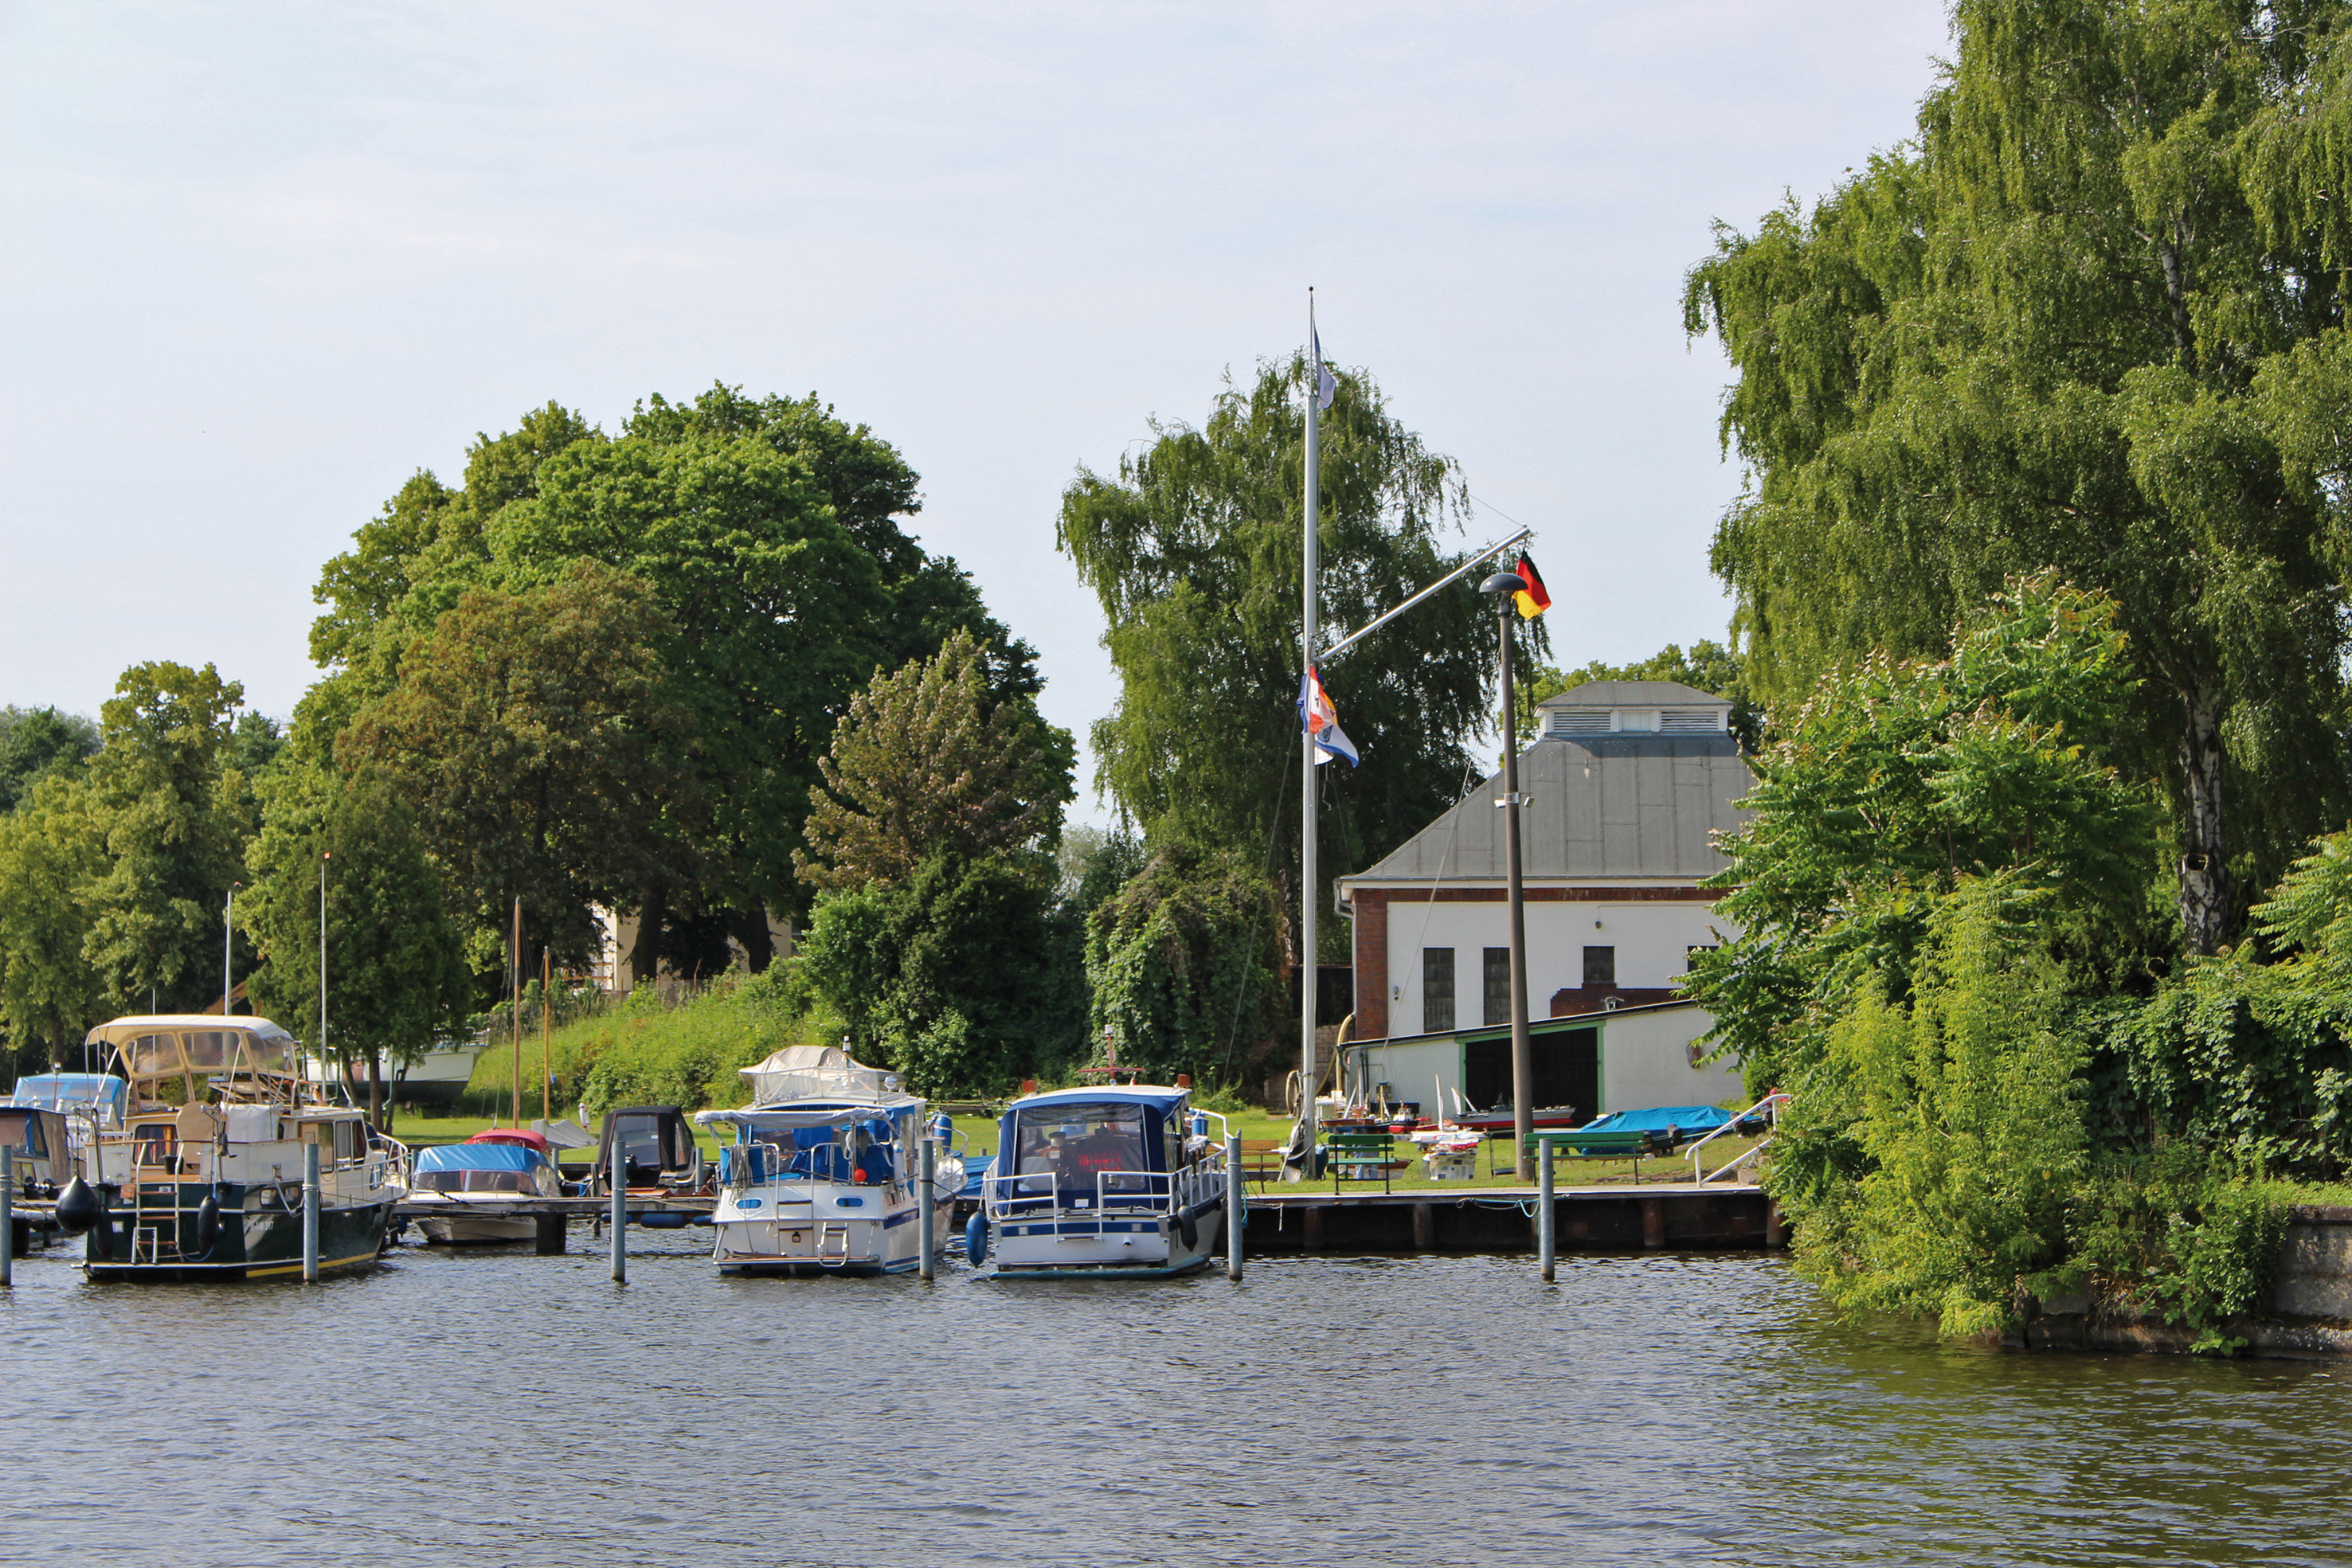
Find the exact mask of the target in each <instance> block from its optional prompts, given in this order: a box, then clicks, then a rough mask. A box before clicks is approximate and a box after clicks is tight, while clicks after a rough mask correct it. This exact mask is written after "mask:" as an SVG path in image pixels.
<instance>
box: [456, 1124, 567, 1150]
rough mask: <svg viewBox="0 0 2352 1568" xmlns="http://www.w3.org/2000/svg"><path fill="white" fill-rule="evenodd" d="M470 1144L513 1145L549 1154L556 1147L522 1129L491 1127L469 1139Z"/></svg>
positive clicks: (537, 1135) (539, 1136) (538, 1135)
mask: <svg viewBox="0 0 2352 1568" xmlns="http://www.w3.org/2000/svg"><path fill="white" fill-rule="evenodd" d="M466 1142H467V1143H469V1144H512V1145H516V1146H517V1147H519V1148H525V1149H536V1150H538V1151H539V1152H540V1153H541V1154H542V1155H544V1154H547V1153H549V1152H550V1151H551V1149H552V1148H553V1147H554V1145H551V1144H550V1143H549V1142H548V1141H547V1140H546V1139H545V1138H544V1137H542V1136H541V1135H540V1134H537V1133H533V1132H530V1131H528V1130H527V1129H525V1128H521V1127H490V1128H488V1129H486V1130H484V1131H482V1132H479V1133H477V1134H474V1135H473V1136H472V1137H470V1138H467V1140H466Z"/></svg>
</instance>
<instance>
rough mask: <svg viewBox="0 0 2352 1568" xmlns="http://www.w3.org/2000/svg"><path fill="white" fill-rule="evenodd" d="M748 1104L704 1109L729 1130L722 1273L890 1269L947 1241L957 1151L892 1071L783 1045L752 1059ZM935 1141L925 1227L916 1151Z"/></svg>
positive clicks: (959, 1167) (830, 1050)
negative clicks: (928, 1120)
mask: <svg viewBox="0 0 2352 1568" xmlns="http://www.w3.org/2000/svg"><path fill="white" fill-rule="evenodd" d="M743 1075H744V1076H745V1077H747V1078H749V1079H751V1084H752V1103H751V1104H750V1105H748V1106H746V1107H745V1108H743V1109H742V1110H740V1111H703V1112H699V1113H697V1114H696V1116H695V1118H694V1119H695V1121H696V1122H697V1123H698V1124H700V1125H702V1126H706V1127H719V1128H726V1129H730V1130H731V1131H732V1132H733V1134H734V1136H735V1141H734V1142H733V1143H732V1144H730V1145H724V1146H722V1147H721V1148H720V1150H719V1193H718V1207H717V1211H716V1212H715V1214H714V1215H713V1216H712V1226H713V1228H714V1229H715V1230H716V1231H717V1239H716V1241H715V1242H714V1243H713V1245H712V1249H711V1258H712V1260H714V1261H715V1262H717V1263H718V1265H719V1272H721V1273H724V1274H835V1273H838V1274H895V1273H898V1272H901V1271H903V1270H908V1269H912V1268H914V1267H915V1266H916V1264H917V1263H918V1262H919V1260H920V1258H921V1253H922V1249H923V1248H925V1247H929V1248H931V1249H933V1250H934V1252H935V1253H936V1251H937V1249H940V1248H941V1247H943V1246H944V1245H945V1244H946V1241H947V1239H948V1237H949V1235H950V1230H951V1226H952V1215H953V1212H954V1208H955V1197H956V1194H957V1192H958V1191H959V1190H960V1189H961V1187H962V1186H963V1160H962V1158H961V1156H960V1155H957V1154H956V1153H954V1152H953V1150H952V1149H951V1148H950V1146H949V1145H948V1144H947V1143H946V1142H944V1141H941V1140H939V1139H938V1138H937V1136H936V1134H934V1132H933V1130H932V1129H931V1128H929V1127H927V1126H926V1125H925V1124H924V1120H923V1102H922V1101H921V1100H919V1099H918V1098H917V1097H916V1096H914V1095H912V1094H908V1093H907V1092H904V1090H903V1089H902V1088H901V1087H900V1084H899V1079H898V1074H896V1073H894V1072H886V1071H881V1070H879V1069H877V1068H871V1067H864V1066H860V1065H859V1064H858V1063H856V1062H855V1061H851V1060H850V1059H849V1057H848V1056H847V1055H846V1054H845V1053H844V1052H843V1051H839V1050H836V1049H835V1048H834V1047H832V1046H805V1045H804V1046H791V1047H787V1048H786V1049H784V1050H782V1051H777V1052H776V1053H775V1054H774V1055H772V1056H771V1057H769V1058H768V1059H767V1060H766V1061H762V1062H761V1063H760V1064H759V1065H758V1066H756V1067H747V1068H744V1069H743ZM926 1139H930V1140H932V1141H933V1148H932V1155H933V1165H932V1171H931V1196H932V1200H933V1201H932V1224H931V1230H930V1234H929V1236H925V1235H924V1234H922V1230H921V1225H920V1219H921V1197H922V1195H921V1191H920V1186H919V1184H920V1181H921V1179H922V1178H921V1171H922V1166H921V1158H922V1146H923V1143H924V1141H925V1140H926Z"/></svg>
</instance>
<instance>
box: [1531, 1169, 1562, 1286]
mask: <svg viewBox="0 0 2352 1568" xmlns="http://www.w3.org/2000/svg"><path fill="white" fill-rule="evenodd" d="M1536 1141H1537V1142H1538V1144H1540V1145H1543V1147H1542V1151H1541V1152H1540V1153H1539V1154H1538V1155H1537V1156H1536V1254H1537V1257H1538V1260H1540V1261H1541V1263H1542V1264H1543V1279H1544V1283H1545V1284H1547V1285H1549V1284H1550V1283H1551V1282H1552V1281H1553V1279H1554V1278H1555V1276H1556V1274H1557V1272H1558V1270H1557V1269H1556V1267H1555V1265H1554V1259H1555V1257H1556V1256H1557V1254H1558V1252H1559V1249H1558V1247H1557V1246H1556V1245H1554V1241H1555V1238H1554V1236H1553V1231H1554V1229H1555V1221H1556V1220H1557V1219H1558V1218H1559V1210H1558V1209H1557V1208H1556V1207H1554V1205H1553V1202H1552V1177H1551V1140H1550V1139H1549V1138H1538V1139H1537V1140H1536Z"/></svg>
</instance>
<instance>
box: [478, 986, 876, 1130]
mask: <svg viewBox="0 0 2352 1568" xmlns="http://www.w3.org/2000/svg"><path fill="white" fill-rule="evenodd" d="M829 1027H830V1019H829V1018H827V1017H825V1016H824V1015H822V1014H821V1013H818V1012H815V1011H814V1010H813V1009H812V1007H811V1004H810V1002H809V999H808V998H807V997H806V995H805V993H804V992H803V990H802V989H801V988H800V985H799V981H798V977H797V975H796V974H795V972H794V966H793V964H792V963H790V962H789V961H787V962H780V963H774V964H771V965H769V966H768V967H767V968H766V969H765V970H764V971H762V972H761V973H760V974H758V975H752V976H749V977H738V976H733V975H729V976H724V977H721V978H719V980H717V981H715V982H713V983H712V984H711V985H710V986H709V988H706V989H704V990H703V991H701V992H699V993H698V994H697V995H694V996H692V997H689V998H688V999H686V1000H685V1001H683V1002H681V1003H679V1004H677V1005H676V1006H670V1005H667V1004H666V1003H665V1002H664V1001H663V1000H662V998H661V994H660V992H659V991H658V990H657V989H656V988H654V987H651V986H640V987H638V988H637V989H636V990H635V991H634V992H632V993H631V994H630V995H629V996H628V997H626V998H624V999H622V1000H621V1001H620V1002H619V1003H618V1004H617V1005H615V1006H614V1007H613V1008H612V1009H610V1010H608V1011H606V1012H604V1014H602V1015H601V1016H599V1017H596V1018H592V1019H581V1020H580V1021H578V1022H576V1023H571V1024H566V1025H565V1026H564V1027H563V1028H562V1029H559V1030H556V1031H555V1033H554V1035H553V1037H552V1039H551V1041H550V1048H551V1056H552V1057H553V1062H554V1071H555V1079H556V1106H557V1109H558V1110H559V1111H561V1110H562V1109H563V1108H564V1107H565V1106H566V1105H567V1104H569V1103H572V1102H574V1101H577V1102H578V1103H580V1104H582V1105H583V1106H585V1107H586V1109H587V1112H588V1114H589V1117H590V1119H591V1120H592V1121H593V1119H594V1118H595V1117H596V1116H598V1115H599V1114H601V1113H603V1112H604V1111H605V1110H607V1109H608V1108H610V1107H612V1106H614V1105H678V1106H683V1107H684V1108H686V1109H687V1110H688V1111H696V1110H701V1109H703V1108H704V1107H706V1106H711V1105H736V1104H740V1103H743V1101H744V1099H745V1097H746V1091H745V1084H744V1080H743V1079H742V1078H741V1077H740V1069H742V1068H746V1067H749V1066H751V1064H752V1063H753V1062H755V1061H759V1060H760V1059H761V1058H762V1057H764V1056H766V1055H767V1054H768V1053H769V1052H771V1051H775V1050H777V1049H778V1048H779V1047H781V1046H785V1045H791V1044H796V1043H803V1042H805V1041H807V1040H811V1039H814V1038H818V1037H819V1036H820V1035H821V1033H822V1031H824V1030H827V1029H828V1028H829ZM539 1050H540V1047H539V1042H538V1041H536V1040H525V1041H524V1043H523V1082H524V1091H523V1097H524V1102H525V1104H526V1106H527V1107H528V1106H529V1105H530V1103H531V1100H532V1095H531V1091H530V1085H531V1084H532V1083H533V1082H535V1081H536V1078H537V1074H538V1071H539V1054H538V1053H539ZM510 1061H511V1057H510V1055H509V1051H507V1050H506V1049H504V1048H503V1047H501V1046H499V1045H496V1044H494V1045H493V1046H492V1047H491V1048H490V1049H489V1050H488V1051H485V1052H484V1053H483V1055H482V1058H481V1060H480V1061H478V1062H477V1063H476V1064H475V1070H474V1076H473V1081H472V1082H471V1083H470V1084H469V1085H468V1086H467V1087H468V1088H469V1089H470V1090H472V1091H474V1092H484V1091H489V1092H504V1091H505V1090H506V1089H507V1088H508V1085H509V1062H510Z"/></svg>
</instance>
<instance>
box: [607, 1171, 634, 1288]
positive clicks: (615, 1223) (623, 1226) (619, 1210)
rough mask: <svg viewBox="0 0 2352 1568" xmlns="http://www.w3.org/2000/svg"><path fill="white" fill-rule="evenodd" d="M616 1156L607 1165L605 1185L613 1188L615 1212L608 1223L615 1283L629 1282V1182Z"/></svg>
mask: <svg viewBox="0 0 2352 1568" xmlns="http://www.w3.org/2000/svg"><path fill="white" fill-rule="evenodd" d="M621 1167H622V1162H621V1161H620V1160H619V1159H617V1158H615V1159H614V1161H613V1163H612V1165H611V1166H608V1167H607V1174H606V1176H605V1177H604V1185H605V1186H608V1187H610V1188H612V1189H613V1212H612V1215H611V1217H610V1218H608V1219H607V1221H606V1224H607V1225H608V1226H609V1227H610V1235H611V1238H612V1242H613V1283H614V1284H615V1285H625V1284H627V1283H628V1282H629V1183H628V1177H626V1176H624V1175H622V1174H621Z"/></svg>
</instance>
